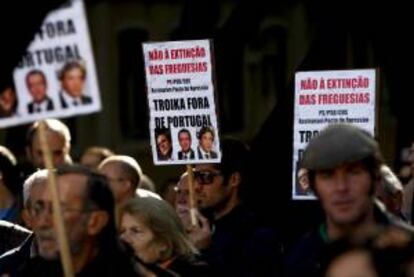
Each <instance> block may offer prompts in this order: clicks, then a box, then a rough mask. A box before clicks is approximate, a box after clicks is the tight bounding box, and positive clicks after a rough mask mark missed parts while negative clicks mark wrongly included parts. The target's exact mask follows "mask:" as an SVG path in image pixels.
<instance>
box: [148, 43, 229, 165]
mask: <svg viewBox="0 0 414 277" xmlns="http://www.w3.org/2000/svg"><path fill="white" fill-rule="evenodd" d="M143 51H144V60H145V73H146V80H147V90H148V103H149V110H150V123H149V124H150V134H151V135H150V136H151V146H152V152H153V160H154V164H157V165H166V164H196V163H213V162H220V159H221V152H220V142H219V132H218V125H217V115H216V105H215V101H214V100H215V98H214V91H215V89H214V82H213V72H214V71H213V63H212V55H211V43H210V41H209V40H193V41H171V42H157V43H144V44H143Z"/></svg>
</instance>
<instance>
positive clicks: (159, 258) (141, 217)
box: [120, 198, 212, 277]
mask: <svg viewBox="0 0 414 277" xmlns="http://www.w3.org/2000/svg"><path fill="white" fill-rule="evenodd" d="M120 236H121V239H122V240H124V241H125V242H126V243H128V244H129V245H130V247H131V248H132V250H133V253H134V255H135V257H136V259H137V264H138V265H139V266H140V268H141V269H142V271H150V272H152V273H154V274H155V275H154V276H183V277H184V276H189V277H190V276H212V275H211V272H210V271H209V268H208V266H207V264H206V263H203V262H201V261H199V260H198V259H197V257H196V254H197V253H198V251H197V249H196V248H195V247H194V246H193V245H192V243H191V242H190V240H189V239H188V236H187V234H186V232H185V230H184V227H183V225H182V223H181V221H180V219H179V217H178V216H177V214H176V213H175V211H174V209H173V208H172V207H171V206H170V205H169V204H168V203H167V202H165V201H164V200H160V199H155V198H141V199H137V198H136V199H131V200H130V201H128V202H127V203H126V204H125V206H123V207H122V209H121V227H120Z"/></svg>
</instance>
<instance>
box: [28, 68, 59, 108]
mask: <svg viewBox="0 0 414 277" xmlns="http://www.w3.org/2000/svg"><path fill="white" fill-rule="evenodd" d="M26 86H27V89H28V90H29V93H30V95H31V96H32V101H31V102H30V103H28V104H27V112H28V113H29V114H33V113H41V112H44V111H52V110H53V109H54V105H53V101H52V99H50V98H49V97H48V96H47V79H46V76H45V74H44V73H43V72H42V71H41V70H38V69H34V70H31V71H29V72H28V73H27V75H26Z"/></svg>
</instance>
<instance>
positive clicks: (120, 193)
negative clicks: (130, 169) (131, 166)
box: [99, 161, 129, 204]
mask: <svg viewBox="0 0 414 277" xmlns="http://www.w3.org/2000/svg"><path fill="white" fill-rule="evenodd" d="M99 172H100V173H102V174H103V175H105V176H106V178H108V180H109V186H110V188H111V191H112V193H113V195H114V198H115V202H116V203H117V204H120V203H122V202H124V201H125V200H127V198H128V195H127V193H128V187H129V183H128V182H129V181H128V179H127V178H126V176H125V174H124V173H123V171H122V168H121V166H120V165H119V164H118V163H117V162H115V161H114V162H108V163H105V164H104V165H103V166H101V167H100V168H99Z"/></svg>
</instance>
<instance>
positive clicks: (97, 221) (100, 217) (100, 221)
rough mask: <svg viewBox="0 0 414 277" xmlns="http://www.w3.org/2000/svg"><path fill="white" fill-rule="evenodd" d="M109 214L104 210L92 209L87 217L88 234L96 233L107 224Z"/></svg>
mask: <svg viewBox="0 0 414 277" xmlns="http://www.w3.org/2000/svg"><path fill="white" fill-rule="evenodd" d="M108 222H109V215H108V213H107V212H105V211H93V212H92V213H91V216H90V217H89V222H88V229H87V231H88V234H89V235H97V234H99V233H100V232H101V231H102V229H103V228H104V227H105V226H106V225H107V224H108Z"/></svg>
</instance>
